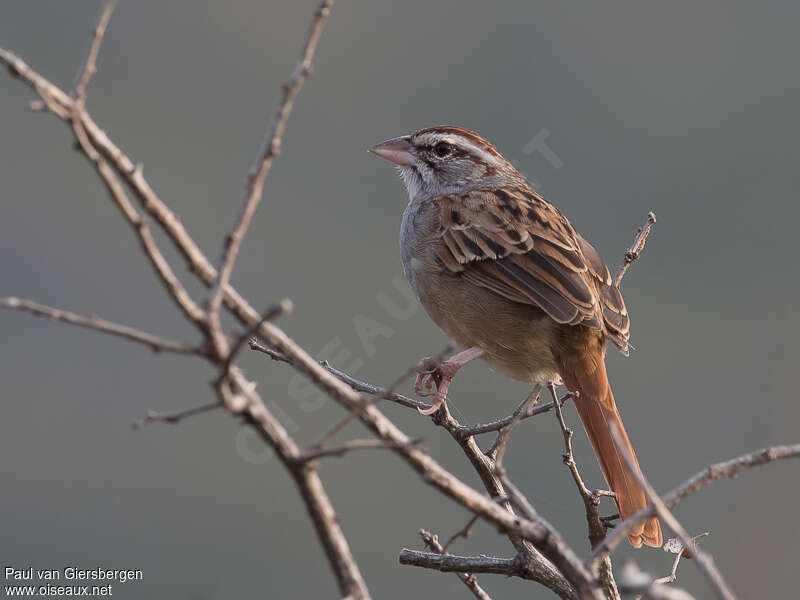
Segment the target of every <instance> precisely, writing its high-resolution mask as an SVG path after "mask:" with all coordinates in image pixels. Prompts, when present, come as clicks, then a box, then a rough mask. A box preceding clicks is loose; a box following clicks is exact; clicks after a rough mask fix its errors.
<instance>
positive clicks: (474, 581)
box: [401, 517, 492, 600]
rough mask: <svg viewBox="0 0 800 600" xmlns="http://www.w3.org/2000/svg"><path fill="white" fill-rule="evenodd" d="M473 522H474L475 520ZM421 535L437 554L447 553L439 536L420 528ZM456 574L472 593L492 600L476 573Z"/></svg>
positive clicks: (483, 598) (482, 598) (479, 599)
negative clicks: (480, 583)
mask: <svg viewBox="0 0 800 600" xmlns="http://www.w3.org/2000/svg"><path fill="white" fill-rule="evenodd" d="M476 518H477V517H476ZM471 522H473V523H474V520H473V521H471ZM419 535H420V537H422V542H423V543H424V544H425V545H426V546H427V547H428V548H430V549H431V550H433V551H434V552H436V553H437V554H447V546H445V547H444V548H442V545H441V544H440V543H439V538H438V537H437V536H435V535H433V534H432V533H431V532H430V531H426V530H424V529H420V530H419ZM401 564H402V562H401ZM456 576H457V577H458V578H459V579H460V580H461V581H463V582H464V585H466V586H467V588H468V589H469V591H470V592H472V595H473V596H475V597H476V598H478V600H492V599H491V597H490V596H489V594H487V593H486V592H485V591H484V590H483V588H482V587H481V586H479V585H478V578H477V577H475V575H473V574H471V573H456Z"/></svg>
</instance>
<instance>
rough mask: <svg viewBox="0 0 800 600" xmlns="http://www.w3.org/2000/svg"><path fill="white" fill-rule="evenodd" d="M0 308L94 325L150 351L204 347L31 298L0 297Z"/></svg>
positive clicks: (191, 350) (200, 351)
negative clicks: (40, 302) (41, 302)
mask: <svg viewBox="0 0 800 600" xmlns="http://www.w3.org/2000/svg"><path fill="white" fill-rule="evenodd" d="M0 308H12V309H17V310H24V311H26V312H29V313H31V314H33V315H36V316H37V317H47V318H49V319H54V320H56V321H62V322H64V323H70V324H72V325H77V326H78V327H85V328H86V329H94V330H95V331H100V332H102V333H108V334H110V335H115V336H118V337H122V338H125V339H127V340H130V341H133V342H137V343H139V344H144V345H145V346H148V347H149V348H150V349H151V350H152V351H153V352H173V353H175V354H197V355H203V354H204V353H205V351H204V350H203V348H202V347H199V346H191V345H189V344H186V343H184V342H179V341H176V340H168V339H166V338H161V337H158V336H156V335H153V334H151V333H147V332H144V331H140V330H138V329H134V328H133V327H128V326H126V325H120V324H118V323H112V322H111V321H106V320H105V319H101V318H100V317H97V316H90V317H86V316H83V315H79V314H76V313H73V312H69V311H67V310H61V309H60V308H53V307H51V306H45V305H44V304H39V303H38V302H34V301H33V300H24V299H22V298H14V297H7V298H0Z"/></svg>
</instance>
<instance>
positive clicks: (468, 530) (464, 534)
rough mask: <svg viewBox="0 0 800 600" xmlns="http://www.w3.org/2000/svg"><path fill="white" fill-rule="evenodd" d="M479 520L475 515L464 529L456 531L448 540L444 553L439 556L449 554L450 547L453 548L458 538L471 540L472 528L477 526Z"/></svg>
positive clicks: (443, 549)
mask: <svg viewBox="0 0 800 600" xmlns="http://www.w3.org/2000/svg"><path fill="white" fill-rule="evenodd" d="M479 518H480V517H479V516H478V515H475V516H474V517H472V518H471V519H470V520H469V521H467V524H466V525H464V527H462V528H461V529H459V530H458V531H456V532H455V533H454V534H453V535H451V536H450V539H449V540H447V543H446V544H445V545H444V547H443V548H442V551H441V552H439V554H447V551H448V550H450V546H452V545H453V542H455V541H456V540H457V539H458V538H460V537H463V538H464V539H465V540H466V539H469V536H471V535H472V527H473V526H474V525H475V523H477V522H478V519H479Z"/></svg>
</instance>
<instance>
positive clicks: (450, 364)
mask: <svg viewBox="0 0 800 600" xmlns="http://www.w3.org/2000/svg"><path fill="white" fill-rule="evenodd" d="M483 353H484V350H483V348H479V347H477V346H476V347H473V348H468V349H466V350H464V351H463V352H459V353H458V354H455V355H453V356H451V357H450V358H448V359H447V360H445V361H442V362H440V363H438V364H437V363H436V362H435V361H434V360H433V359H432V358H429V357H428V358H423V359H422V360H421V361H420V362H419V364H418V365H417V378H416V379H415V380H414V392H415V393H417V394H419V395H420V396H431V395H432V394H433V385H434V384H436V396H435V397H434V399H433V403H432V404H431V406H430V408H425V409H422V408H419V409H417V410H419V412H420V413H421V414H423V415H432V414H433V413H435V412H436V411H438V410H439V408H441V406H442V404H444V401H445V400H446V399H447V391H448V390H449V389H450V383H451V382H452V381H453V377H455V375H456V373H457V372H458V370H459V369H460V368H461V367H463V366H464V365H465V364H467V363H468V362H470V361H471V360H474V359H476V358H478V357H479V356H482V355H483Z"/></svg>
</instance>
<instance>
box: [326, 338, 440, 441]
mask: <svg viewBox="0 0 800 600" xmlns="http://www.w3.org/2000/svg"><path fill="white" fill-rule="evenodd" d="M450 349H451V346H450V345H449V344H448V345H447V346H446V347H445V348H444V349H443V350H442V351H441V352H439V354H437V355H436V356H435V357H433V358H430V359H426V360H428V361H431V362H434V363H436V362H438V361H439V360H441V358H442V357H443V356H444V355H446V354H447V353H449V352H450ZM322 366H324V367H326V368H327V367H329V365H328V364H327V362H325V364H323V365H322ZM418 368H419V363H415V364H413V365H411V366H410V367H408V368H407V369H406V370H405V371H403V373H401V374H400V375H399V376H398V377H397V378H396V379H395V380H394V381H393V382H392V383H391V384H390V385H389V387H387V388H386V389H385V390H384V392H383V394H382V395H380V396H373V397H372V398H371V399H369V400H368V401H367V402H365V403H364V404H377V403H378V402H380V401H381V400H383V399H385V398H388V397H390V396H391V395H392V394H394V391H395V390H396V389H397V388H398V387H400V385H401V384H402V383H403V382H404V381H405V380H406V379H408V378H409V377H411V376H412V375H413V374H414V373H416V372H417V369H418ZM328 370H330V369H328ZM355 418H356V412H355V411H350V413H349V414H347V415H346V416H345V417H344V418H342V419H341V420H340V421H339V422H338V423H336V425H334V426H333V427H331V428H330V429H329V430H328V431H327V432H326V433H325V434H324V435H323V436H322V437H321V438H320V439H319V441H318V442H317V443H316V444H314V445H313V446H312V447H313V448H322V447H323V446H324V445H325V444H327V443H328V441H330V440H331V439H332V438H333V436H335V435H336V434H337V433H339V432H340V431H341V430H342V429H344V428H345V427H347V425H348V424H349V423H350V422H352V421H353V420H354V419H355Z"/></svg>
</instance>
